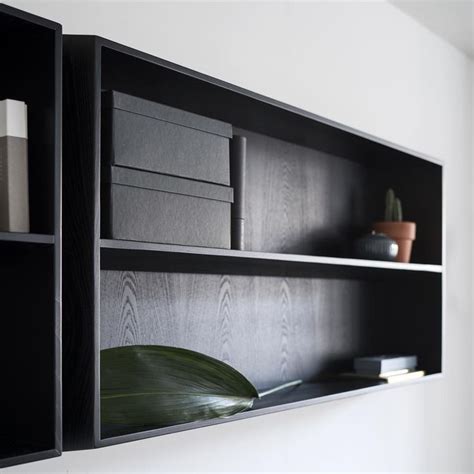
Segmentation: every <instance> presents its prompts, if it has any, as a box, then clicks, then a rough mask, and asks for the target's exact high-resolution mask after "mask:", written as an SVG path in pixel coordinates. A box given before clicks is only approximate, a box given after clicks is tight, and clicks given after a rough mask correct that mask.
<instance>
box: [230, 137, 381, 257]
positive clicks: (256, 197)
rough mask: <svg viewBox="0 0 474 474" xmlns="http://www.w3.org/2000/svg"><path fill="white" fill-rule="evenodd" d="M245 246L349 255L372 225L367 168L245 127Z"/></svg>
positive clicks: (269, 250)
mask: <svg viewBox="0 0 474 474" xmlns="http://www.w3.org/2000/svg"><path fill="white" fill-rule="evenodd" d="M236 133H239V134H240V135H243V136H246V137H247V170H246V171H247V172H246V179H247V182H246V190H247V196H246V201H245V213H246V216H247V220H246V228H245V248H246V249H247V250H254V251H265V252H282V253H296V254H306V255H331V256H348V255H349V256H350V255H351V244H352V241H353V239H354V238H355V237H356V236H358V235H360V233H361V232H364V230H366V229H367V228H368V227H369V226H370V223H371V220H370V219H371V216H372V215H373V213H374V212H373V201H372V200H371V199H370V186H369V179H368V178H369V172H368V170H367V168H366V167H365V166H362V165H360V164H358V163H355V162H353V161H350V160H345V159H342V158H337V157H335V156H332V155H329V154H327V153H323V152H320V151H317V150H314V149H310V148H305V147H302V146H298V145H294V144H291V143H288V142H284V141H281V140H277V139H274V138H270V137H266V136H263V135H258V134H255V133H251V132H248V131H245V130H236Z"/></svg>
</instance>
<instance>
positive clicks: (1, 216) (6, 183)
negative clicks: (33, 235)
mask: <svg viewBox="0 0 474 474" xmlns="http://www.w3.org/2000/svg"><path fill="white" fill-rule="evenodd" d="M0 231H2V232H29V231H30V218H29V195H28V138H27V124H26V105H25V104H24V103H23V102H20V101H14V100H8V99H7V100H3V101H1V102H0Z"/></svg>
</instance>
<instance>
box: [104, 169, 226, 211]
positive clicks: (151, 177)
mask: <svg viewBox="0 0 474 474" xmlns="http://www.w3.org/2000/svg"><path fill="white" fill-rule="evenodd" d="M107 171H109V172H108V173H107ZM103 172H104V173H105V177H104V178H105V181H106V182H108V183H111V184H120V185H123V186H133V187H136V188H143V189H151V190H154V191H163V192H167V193H174V194H183V195H185V196H194V197H199V198H203V199H212V200H214V201H223V202H228V203H232V202H234V190H233V188H231V187H229V186H220V185H218V184H212V183H205V182H203V181H194V180H192V179H186V178H176V177H174V176H168V175H165V174H160V173H150V172H147V171H139V170H134V169H130V168H124V167H121V166H110V167H107V168H105V169H104V170H103Z"/></svg>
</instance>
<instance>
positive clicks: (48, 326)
mask: <svg viewBox="0 0 474 474" xmlns="http://www.w3.org/2000/svg"><path fill="white" fill-rule="evenodd" d="M0 51H1V58H2V59H1V61H2V72H1V74H0V100H3V99H6V98H9V99H16V100H21V101H24V102H26V104H27V106H28V168H29V195H30V227H31V233H28V234H22V233H7V232H0V259H1V262H2V264H1V270H0V281H1V284H0V287H1V291H2V295H3V297H2V302H3V304H2V334H3V338H2V344H1V349H0V355H1V359H2V361H3V363H2V373H3V384H2V390H1V395H0V400H1V404H2V407H3V410H2V418H1V423H0V468H1V467H6V466H11V465H14V464H20V463H26V462H30V461H36V460H39V459H45V458H50V457H54V456H59V455H60V453H61V450H62V420H61V324H60V318H61V114H62V90H61V85H62V31H61V26H60V25H58V24H57V23H53V22H51V21H48V20H44V19H42V18H39V17H37V16H34V15H30V14H28V13H25V12H22V11H20V10H17V9H15V8H11V7H8V6H6V5H3V4H0Z"/></svg>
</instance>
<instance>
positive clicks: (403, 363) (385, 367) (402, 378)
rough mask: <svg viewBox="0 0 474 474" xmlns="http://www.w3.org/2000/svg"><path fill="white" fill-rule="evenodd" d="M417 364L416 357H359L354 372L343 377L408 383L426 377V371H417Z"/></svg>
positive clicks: (356, 359)
mask: <svg viewBox="0 0 474 474" xmlns="http://www.w3.org/2000/svg"><path fill="white" fill-rule="evenodd" d="M417 364H418V360H417V357H416V356H415V355H378V356H371V357H357V358H355V359H354V372H350V373H346V374H343V375H344V376H346V377H353V378H358V379H366V380H378V381H381V382H386V383H396V382H406V381H407V380H413V379H417V378H420V377H423V376H424V375H425V371H424V370H417V369H416V367H417Z"/></svg>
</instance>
